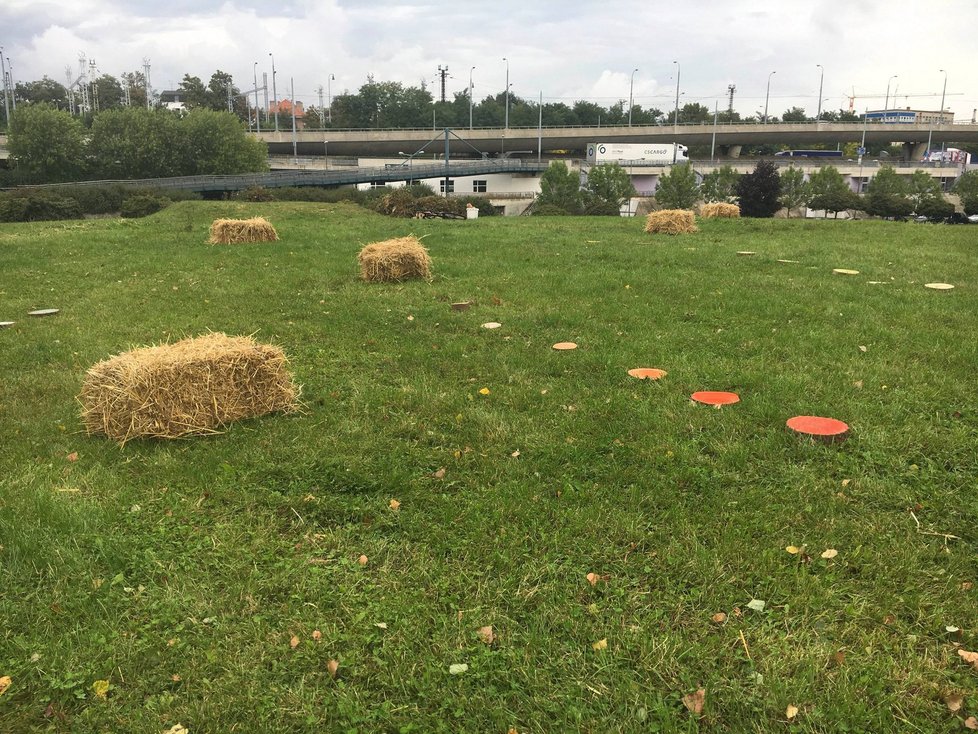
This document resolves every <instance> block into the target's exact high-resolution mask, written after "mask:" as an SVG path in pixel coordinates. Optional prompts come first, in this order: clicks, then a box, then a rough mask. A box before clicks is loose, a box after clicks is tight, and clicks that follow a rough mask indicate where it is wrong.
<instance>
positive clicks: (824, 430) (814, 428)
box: [785, 415, 849, 441]
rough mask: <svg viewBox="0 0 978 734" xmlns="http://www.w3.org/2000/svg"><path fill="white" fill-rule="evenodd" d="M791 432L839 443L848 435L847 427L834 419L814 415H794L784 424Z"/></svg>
mask: <svg viewBox="0 0 978 734" xmlns="http://www.w3.org/2000/svg"><path fill="white" fill-rule="evenodd" d="M785 425H787V426H788V428H790V429H791V430H792V431H795V432H796V433H802V434H804V435H806V436H811V437H813V438H820V439H823V440H828V441H839V440H842V439H843V438H845V437H846V434H848V433H849V426H848V425H847V424H846V423H843V422H842V421H839V420H836V419H835V418H820V417H819V416H816V415H796V416H795V417H794V418H789V419H788V421H787V423H786V424H785Z"/></svg>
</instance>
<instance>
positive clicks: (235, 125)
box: [175, 109, 268, 176]
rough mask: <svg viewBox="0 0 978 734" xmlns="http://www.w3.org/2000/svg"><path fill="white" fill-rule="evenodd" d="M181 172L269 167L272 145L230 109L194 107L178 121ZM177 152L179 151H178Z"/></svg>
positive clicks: (210, 172)
mask: <svg viewBox="0 0 978 734" xmlns="http://www.w3.org/2000/svg"><path fill="white" fill-rule="evenodd" d="M177 131H178V134H179V138H178V140H179V145H178V148H177V151H178V152H179V154H180V158H181V165H180V168H179V174H178V175H181V176H192V175H215V176H216V175H226V174H232V173H251V172H254V171H265V170H268V147H267V146H266V145H265V143H264V142H262V141H260V140H257V139H256V138H253V137H251V136H250V135H248V133H247V130H246V129H245V125H244V123H243V122H241V121H240V120H239V119H238V118H237V117H235V116H234V115H233V114H231V113H230V112H215V111H214V110H200V109H198V110H193V111H191V112H190V114H188V115H186V116H184V117H183V118H180V119H179V120H178V121H177ZM175 152H176V151H175Z"/></svg>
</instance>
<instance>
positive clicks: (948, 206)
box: [915, 197, 954, 220]
mask: <svg viewBox="0 0 978 734" xmlns="http://www.w3.org/2000/svg"><path fill="white" fill-rule="evenodd" d="M915 214H917V216H924V217H927V218H928V219H935V220H940V219H947V218H948V217H949V216H951V215H952V214H954V204H952V203H951V202H949V201H946V200H945V199H944V197H940V198H937V197H930V198H927V199H924V200H922V201H921V202H920V204H918V205H917V210H916V212H915Z"/></svg>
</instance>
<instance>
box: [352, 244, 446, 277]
mask: <svg viewBox="0 0 978 734" xmlns="http://www.w3.org/2000/svg"><path fill="white" fill-rule="evenodd" d="M357 259H358V260H359V262H360V277H361V278H363V279H364V280H367V281H371V282H377V283H392V282H399V281H402V280H410V279H412V278H423V279H424V280H431V258H430V257H429V256H428V251H427V250H426V249H425V248H424V246H423V245H422V244H421V240H419V239H418V238H417V237H399V238H397V239H393V240H384V241H383V242H374V243H371V244H369V245H367V246H366V247H364V248H363V249H362V250H360V254H359V255H358V256H357Z"/></svg>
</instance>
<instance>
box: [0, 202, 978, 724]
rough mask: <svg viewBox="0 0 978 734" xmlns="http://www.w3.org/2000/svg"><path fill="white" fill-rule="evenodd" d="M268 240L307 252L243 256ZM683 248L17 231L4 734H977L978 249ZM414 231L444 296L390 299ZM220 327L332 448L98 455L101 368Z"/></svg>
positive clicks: (934, 229)
mask: <svg viewBox="0 0 978 734" xmlns="http://www.w3.org/2000/svg"><path fill="white" fill-rule="evenodd" d="M252 214H256V215H257V214H261V215H265V216H267V217H268V218H269V219H271V221H272V222H273V223H274V224H275V226H276V227H277V228H278V231H279V234H280V236H281V238H282V239H281V241H280V242H278V243H274V244H264V245H245V246H237V247H213V246H207V245H205V244H203V243H204V241H205V239H206V231H207V227H208V225H209V223H210V221H211V220H212V219H213V218H215V217H217V216H222V215H232V216H240V215H252ZM641 226H642V223H641V221H639V220H618V219H599V218H591V219H584V218H552V219H549V218H543V219H526V218H520V219H483V220H479V221H475V222H416V221H408V220H395V219H388V218H383V217H380V216H377V215H373V214H369V213H366V212H365V211H362V210H360V209H357V208H355V207H352V206H345V205H311V204H256V205H243V204H231V203H201V202H188V203H183V204H179V205H174V206H172V207H170V208H169V209H168V210H166V211H164V212H162V213H161V214H159V215H156V216H154V217H151V218H148V219H144V220H137V221H124V220H98V221H88V222H84V223H70V224H63V223H55V224H44V225H4V226H2V227H0V272H2V273H3V280H2V284H0V307H2V308H0V320H15V321H17V322H18V323H17V324H16V325H15V326H14V327H13V328H9V329H3V330H0V354H2V364H3V371H2V379H0V426H2V435H3V450H2V453H0V546H2V548H0V584H2V597H0V620H2V626H0V676H9V677H10V685H9V687H8V688H7V690H6V691H5V692H3V693H2V694H0V731H4V732H8V731H9V732H27V731H63V732H68V731H71V732H164V731H168V730H170V729H171V728H172V727H173V726H174V725H176V724H182V725H183V726H185V727H187V728H188V729H189V731H190V732H191V734H202V733H203V732H232V731H238V732H265V731H268V732H364V733H369V732H502V733H505V732H508V731H509V730H510V729H513V730H515V731H517V732H519V734H526V733H528V732H564V731H586V732H614V731H625V732H632V731H643V732H644V731H662V732H674V731H697V730H700V729H702V730H709V731H726V732H749V731H753V732H770V731H798V732H842V731H844V732H888V731H901V732H903V731H908V732H939V731H959V730H962V727H963V724H964V720H965V719H966V718H967V717H969V716H973V715H978V693H976V684H978V671H976V670H975V669H973V668H972V667H971V666H969V665H968V664H967V663H966V662H965V660H964V659H963V658H962V657H961V656H959V654H958V649H959V648H961V649H965V650H975V649H978V639H976V630H978V611H976V610H978V604H976V599H978V596H976V595H978V590H975V589H973V588H972V587H971V584H972V583H973V582H978V567H976V566H978V564H976V553H975V551H976V548H975V543H976V542H978V533H976V530H975V528H976V521H978V518H976V514H978V513H976V509H978V502H976V489H978V486H976V484H978V482H976V477H978V457H976V453H978V451H976V447H978V442H976V439H978V411H976V400H978V389H976V382H975V375H976V365H978V346H976V339H975V336H976V326H975V319H976V314H978V297H976V294H978V287H976V286H978V264H976V263H978V260H976V255H978V228H974V227H945V226H930V225H914V224H901V223H883V222H859V223H852V222H833V221H815V222H804V221H752V220H741V221H726V222H721V221H707V222H701V231H700V232H699V233H698V234H695V235H691V236H686V237H681V238H666V237H658V238H651V237H650V236H648V235H645V234H643V233H642V231H641ZM409 233H414V234H418V235H424V236H425V239H424V242H425V243H426V245H427V246H428V247H429V249H430V252H431V255H432V257H433V259H434V268H435V274H436V277H435V280H434V281H433V282H432V283H430V284H428V283H412V284H405V285H366V284H363V283H361V282H358V280H357V278H356V253H357V251H358V250H359V248H360V247H361V246H362V245H364V244H365V243H367V242H371V241H375V240H378V239H385V238H388V237H393V236H400V235H404V234H409ZM738 250H753V251H756V253H757V254H756V255H754V256H752V257H741V256H737V255H736V254H735V253H736V251H738ZM778 259H789V260H798V261H799V262H798V263H779V262H777V260H778ZM838 267H842V268H852V269H856V270H859V271H860V274H859V275H856V276H843V275H833V274H832V269H833V268H838ZM868 281H881V283H880V284H875V285H874V284H869V283H868ZM931 281H946V282H950V283H953V284H955V285H956V286H957V287H956V288H955V290H953V291H949V292H936V291H931V290H927V289H925V288H924V287H923V285H922V284H923V283H925V282H931ZM461 300H473V301H475V305H474V306H473V307H472V308H471V309H470V310H469V311H465V312H453V311H451V309H450V307H449V304H450V303H451V302H453V301H461ZM44 307H56V308H60V309H61V313H60V314H58V315H57V316H54V317H50V318H46V319H31V318H29V317H27V316H26V315H25V314H26V312H27V311H28V310H31V309H33V308H44ZM487 321H499V322H501V323H502V324H503V327H502V328H501V329H497V330H495V331H489V330H486V329H483V328H481V326H480V325H481V324H482V323H484V322H487ZM207 330H220V331H226V332H228V333H232V334H252V333H255V334H256V335H257V338H258V339H259V340H261V341H267V342H272V343H275V344H279V345H281V346H282V347H284V349H285V350H286V352H287V354H288V355H289V356H290V358H291V362H292V367H293V369H294V373H295V376H296V379H297V380H298V382H300V383H301V384H302V385H303V386H304V390H303V400H304V404H305V410H304V412H303V413H301V414H294V415H288V416H268V417H265V418H262V419H257V420H251V421H245V422H242V423H239V424H236V425H234V426H232V427H230V429H229V430H228V431H227V432H226V433H224V434H223V435H220V436H215V437H210V438H198V439H190V440H183V441H175V442H158V441H132V442H130V443H129V444H127V445H126V446H125V447H124V448H121V449H120V448H119V447H118V446H116V445H114V444H112V443H111V442H109V441H107V440H105V439H103V438H99V437H87V436H86V435H84V433H83V431H82V430H81V425H80V421H79V417H78V405H77V403H76V402H75V396H76V395H77V394H78V391H79V388H80V385H81V382H82V379H83V376H84V373H85V370H86V369H87V367H89V366H90V365H91V364H93V363H94V362H96V361H98V360H100V359H104V358H105V357H107V356H109V355H110V354H114V353H117V352H119V351H122V350H125V349H128V348H131V347H133V346H136V345H142V344H147V343H151V342H159V341H161V340H166V339H170V340H174V339H177V338H181V337H184V336H188V335H192V334H199V333H202V332H205V331H207ZM558 341H574V342H577V343H578V345H579V348H578V349H577V350H576V351H573V352H564V353H559V352H555V351H553V350H552V349H551V345H552V344H553V343H554V342H558ZM863 347H865V349H863ZM633 367H659V368H662V369H665V370H667V371H668V373H669V374H668V376H667V377H666V378H665V379H664V380H662V381H661V382H659V383H648V382H639V381H637V380H634V379H633V378H631V377H629V376H628V375H627V374H626V371H627V370H628V369H630V368H633ZM482 388H487V389H488V394H482ZM701 389H716V390H734V391H736V392H738V393H739V394H740V395H741V398H742V400H741V402H740V403H739V404H737V405H733V406H729V407H725V408H723V409H722V410H715V409H713V408H709V407H706V406H702V405H696V404H693V403H691V401H690V400H689V394H690V393H691V392H693V391H695V390H701ZM798 414H814V415H826V416H832V417H836V418H839V419H842V420H845V421H846V422H848V423H849V424H850V426H851V427H852V435H851V437H850V438H849V440H848V441H846V442H845V443H842V444H841V445H825V444H820V443H813V442H811V441H807V440H803V439H800V438H798V437H796V436H795V435H792V434H791V433H790V432H789V431H787V430H786V429H785V426H784V423H785V420H786V419H787V418H789V417H791V416H794V415H798ZM73 452H77V460H76V461H70V460H69V459H68V457H69V455H70V454H72V453H73ZM517 452H518V453H517ZM441 469H444V472H443V473H442V472H441V471H439V470H441ZM436 473H437V475H438V476H436ZM392 500H397V502H399V503H400V506H399V509H397V510H396V511H395V510H393V509H391V501H392ZM787 546H796V547H799V548H802V551H801V552H800V553H797V554H791V553H788V552H786V550H785V548H786V547H787ZM826 549H835V550H837V551H838V555H837V556H836V557H835V558H832V559H823V558H822V557H821V554H822V553H823V551H825V550H826ZM361 555H364V556H366V559H367V562H366V564H365V565H362V564H361V563H360V562H359V560H358V559H360V556H361ZM589 573H593V574H596V576H597V577H598V578H597V579H596V581H597V582H596V583H595V584H593V585H592V584H591V583H590V582H589V580H588V578H587V574H589ZM593 578H594V577H592V579H593ZM756 600H760V601H763V602H764V608H763V610H762V611H755V610H754V609H750V608H748V604H749V603H750V602H752V601H756ZM754 606H755V607H757V606H759V605H758V604H756V603H755V604H754ZM719 613H723V614H725V615H726V619H725V621H723V622H716V621H713V620H714V617H715V615H718V614H719ZM716 618H717V619H719V618H720V617H716ZM488 625H491V626H492V630H493V634H494V637H495V639H494V641H493V643H492V644H491V645H489V644H486V643H485V642H484V641H483V640H481V639H480V635H479V630H480V628H482V627H485V626H488ZM949 627H950V628H951V631H948V628H949ZM954 628H959V629H960V631H957V632H955V631H953V630H954ZM314 632H315V633H316V634H315V635H314ZM314 637H318V638H319V639H314ZM602 640H605V641H606V642H607V647H606V649H595V643H599V642H600V641H602ZM296 641H298V644H297V645H295V646H293V645H294V643H295V642H296ZM597 647H599V648H600V647H601V645H598V646H597ZM330 660H335V661H338V663H339V669H338V676H337V678H336V679H335V680H334V679H333V678H332V677H331V675H330V672H329V668H328V662H329V661H330ZM459 664H465V665H467V666H468V668H467V670H466V671H465V672H463V673H461V674H454V675H453V674H451V673H450V666H453V665H459ZM99 681H107V682H108V689H107V691H105V690H104V683H97V682H99ZM700 688H702V689H705V704H704V706H703V708H702V711H701V713H700V714H699V715H698V716H697V715H694V714H693V713H691V712H690V711H689V710H688V708H687V706H686V705H684V703H683V697H684V696H688V695H689V694H693V693H694V692H695V691H697V690H698V689H700ZM100 692H101V693H103V694H104V695H103V696H100V695H99V693H100ZM957 694H963V695H964V702H963V705H962V706H961V708H960V710H958V711H956V712H952V711H951V710H950V709H949V706H948V705H947V704H946V702H945V699H946V698H947V697H949V696H954V695H957ZM687 700H688V699H687ZM952 702H953V699H952ZM789 705H790V706H794V707H797V709H798V712H797V713H796V714H795V715H794V716H793V717H792V718H791V719H790V720H789V717H788V715H787V713H786V711H787V707H788V706H789Z"/></svg>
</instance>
